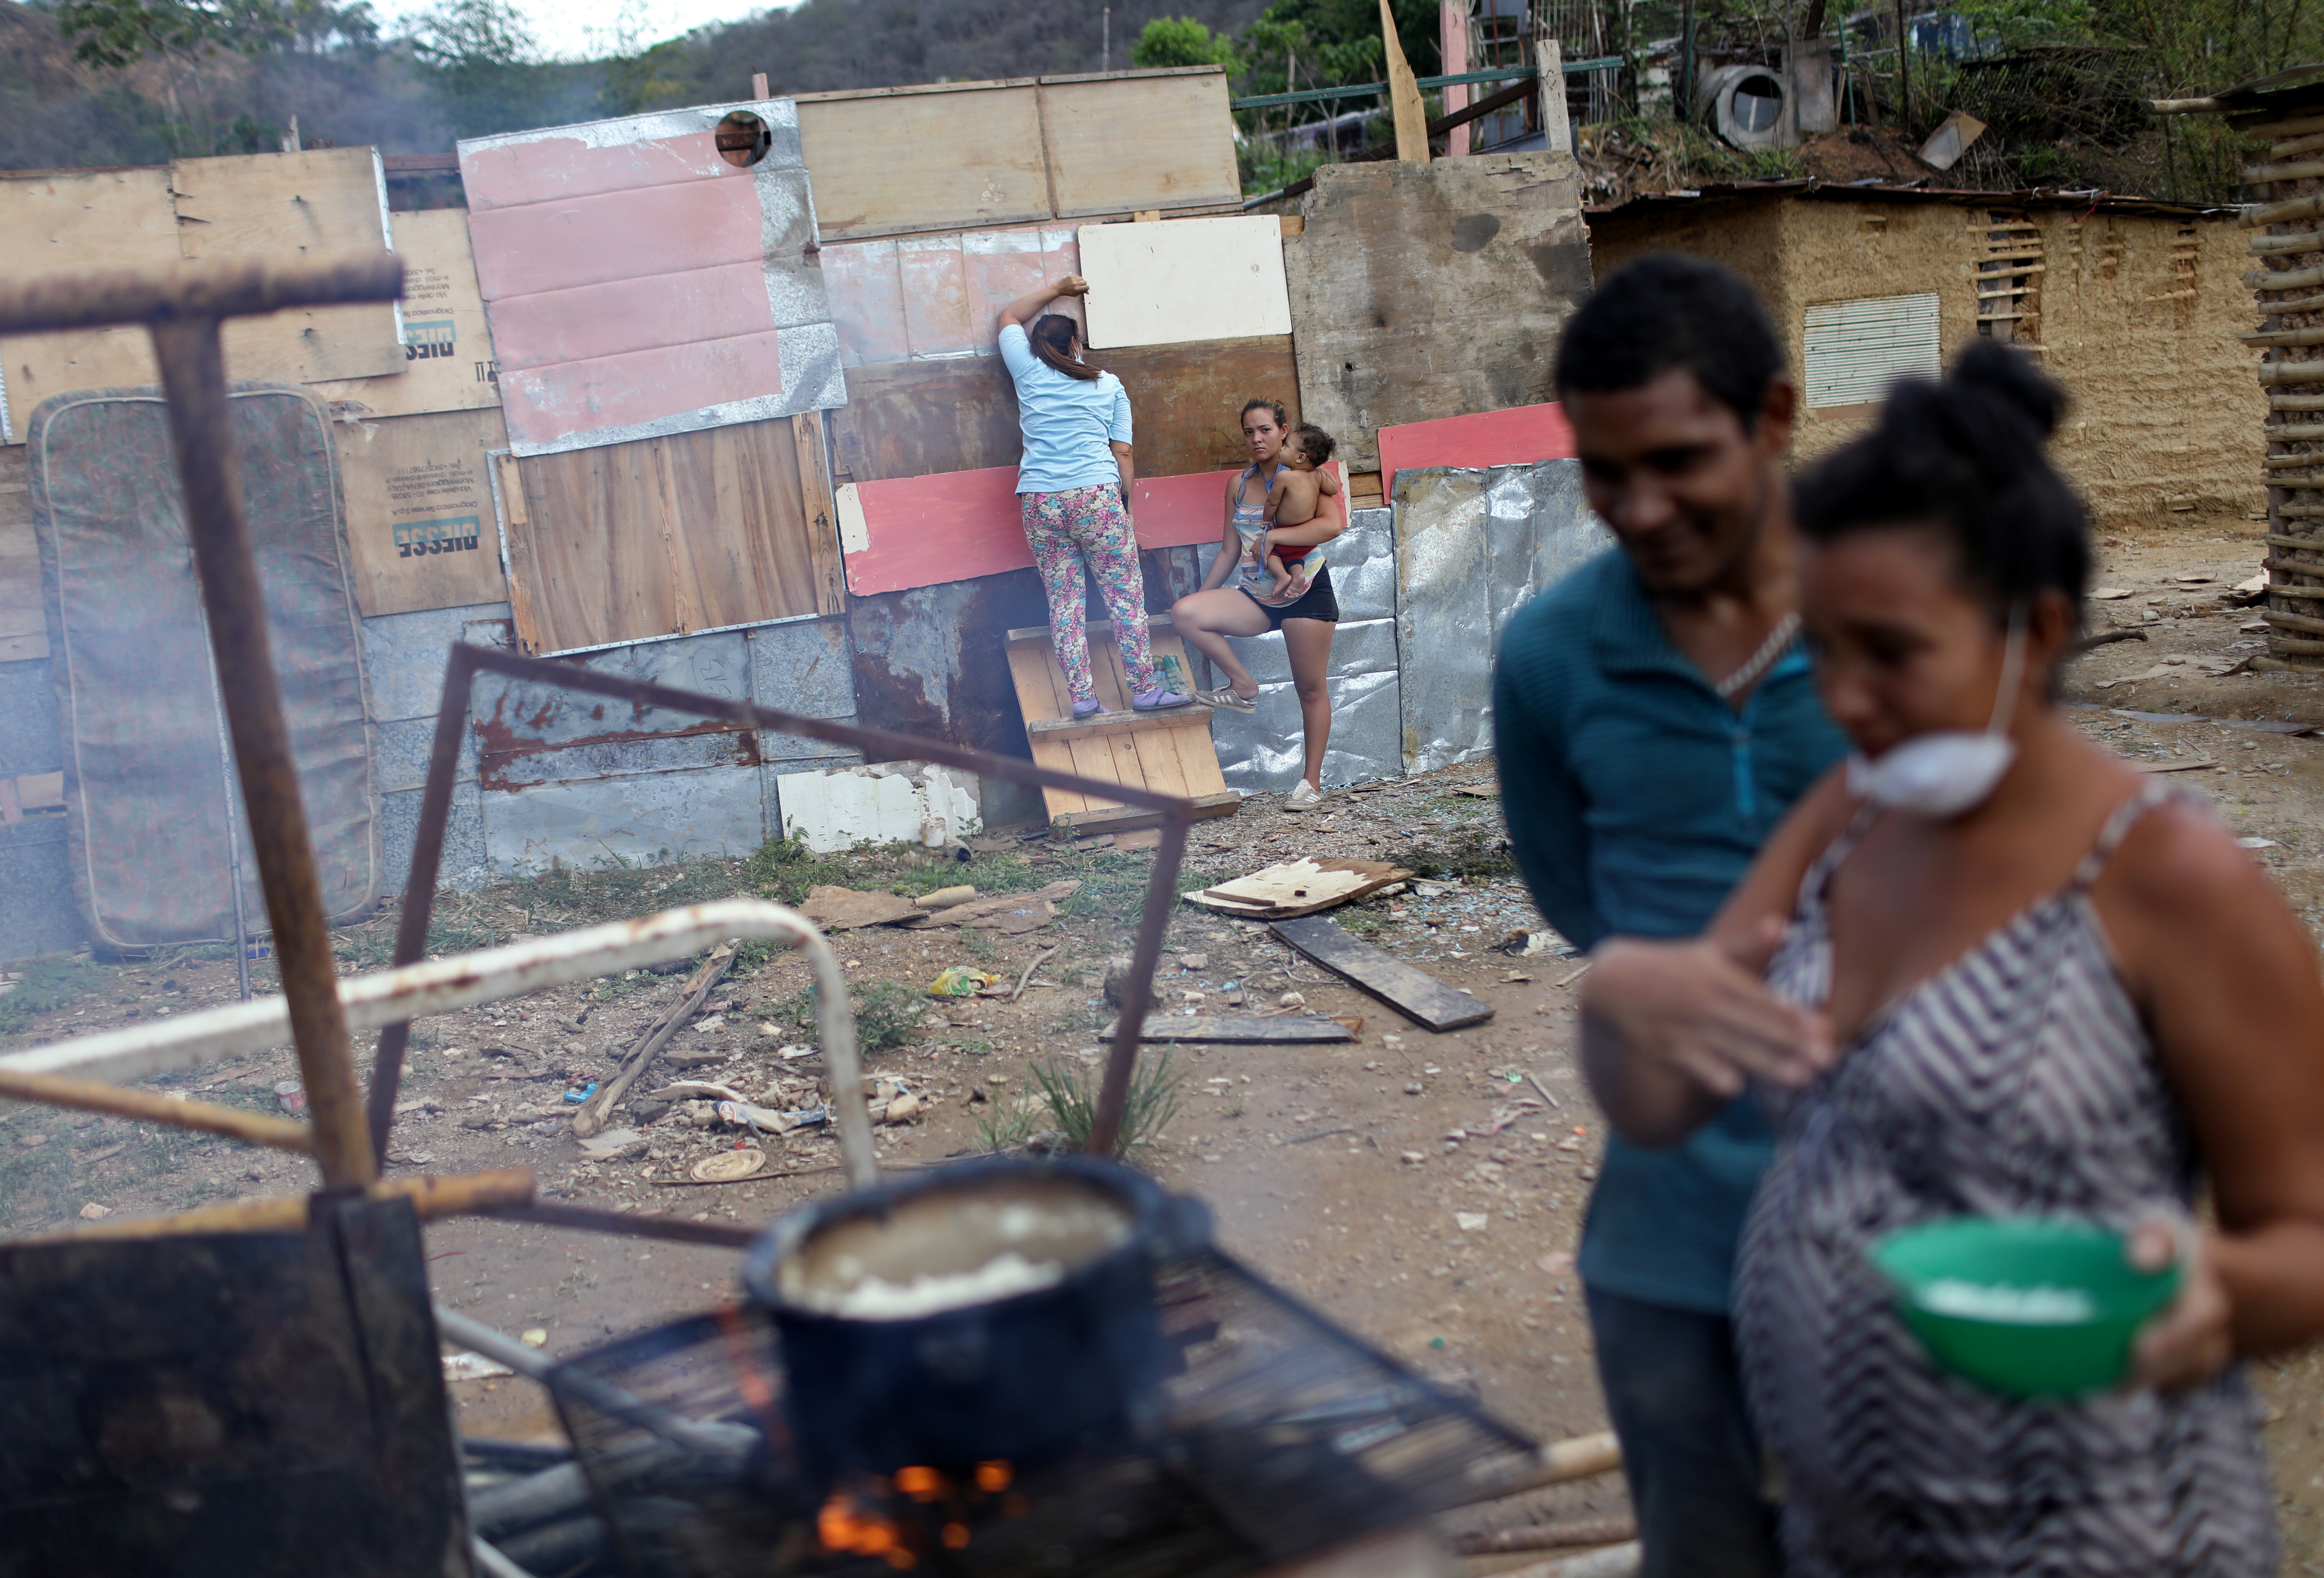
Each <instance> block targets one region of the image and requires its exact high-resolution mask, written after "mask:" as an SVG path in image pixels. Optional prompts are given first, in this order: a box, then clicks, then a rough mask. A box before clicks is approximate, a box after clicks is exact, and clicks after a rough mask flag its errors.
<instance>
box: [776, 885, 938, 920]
mask: <svg viewBox="0 0 2324 1578" xmlns="http://www.w3.org/2000/svg"><path fill="white" fill-rule="evenodd" d="M799 913H800V914H802V915H805V916H806V917H807V919H808V920H810V921H813V922H815V923H816V925H818V926H820V927H822V928H823V929H824V930H825V931H846V930H848V929H849V928H851V927H855V926H885V925H887V924H889V923H890V922H895V921H909V920H912V919H915V918H916V917H918V916H920V915H925V914H927V911H926V910H923V909H921V908H920V907H919V906H918V904H914V903H913V902H912V901H911V900H909V899H908V898H899V897H897V896H896V895H894V894H892V893H858V892H857V891H856V890H855V889H853V888H852V887H829V886H819V887H811V888H809V889H807V903H805V904H801V905H800V906H799Z"/></svg>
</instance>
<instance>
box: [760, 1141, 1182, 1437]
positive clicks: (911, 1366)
mask: <svg viewBox="0 0 2324 1578" xmlns="http://www.w3.org/2000/svg"><path fill="white" fill-rule="evenodd" d="M1209 1241H1210V1215H1209V1212H1208V1211H1207V1210H1206V1209H1205V1208H1204V1207H1203V1206H1202V1205H1201V1203H1200V1202H1198V1201H1195V1200H1192V1199H1186V1198H1183V1197H1176V1196H1172V1195H1169V1194H1167V1193H1166V1192H1165V1191H1164V1190H1163V1189H1162V1188H1161V1187H1160V1186H1158V1185H1157V1184H1156V1183H1155V1182H1154V1181H1153V1180H1152V1179H1148V1178H1146V1177H1145V1176H1143V1175H1142V1174H1139V1173H1136V1172H1133V1171H1131V1170H1129V1169H1127V1168H1123V1167H1117V1166H1114V1165H1112V1164H1111V1163H1107V1162H1102V1161H1090V1160H1086V1159H1083V1158H1073V1159H1065V1160H1058V1161H1020V1160H1015V1159H994V1160H991V1161H977V1162H969V1163H964V1164H963V1165H960V1166H957V1167H949V1168H945V1169H942V1170H936V1171H932V1172H926V1173H922V1174H919V1175H918V1176H916V1177H913V1178H909V1179H903V1180H900V1181H898V1182H894V1183H890V1184H885V1185H882V1186H881V1187H880V1188H873V1189H868V1190H864V1191H862V1192H859V1193H855V1194H850V1195H844V1196H842V1197H838V1198H836V1199H833V1200H828V1201H825V1202H823V1203H821V1204H819V1205H816V1206H809V1207H807V1209H805V1210H802V1211H798V1212H796V1213H794V1214H793V1215H791V1216H787V1217H785V1218H783V1219H782V1220H781V1221H779V1222H777V1223H776V1224H775V1225H773V1226H772V1227H770V1228H769V1229H768V1230H767V1232H766V1234H764V1235H763V1236H762V1237H761V1239H760V1240H759V1242H758V1243H757V1244H756V1245H755V1246H753V1248H752V1252H751V1254H750V1256H749V1258H748V1260H747V1261H745V1262H744V1266H743V1273H742V1275H743V1282H744V1285H745V1287H746V1288H747V1289H749V1291H750V1293H751V1295H752V1298H755V1299H756V1300H758V1301H759V1302H760V1303H761V1305H763V1306H764V1307H765V1308H766V1309H767V1310H768V1311H769V1312H770V1315H771V1316H772V1317H773V1319H774V1322H775V1325H776V1327H777V1330H778V1331H779V1334H780V1336H781V1343H782V1353H783V1368H784V1372H785V1381H784V1394H783V1406H784V1410H785V1412H786V1414H787V1416H788V1422H789V1424H790V1427H791V1429H792V1432H793V1436H794V1438H795V1439H796V1441H797V1442H798V1448H799V1452H800V1454H801V1456H802V1457H803V1458H804V1459H805V1460H806V1462H807V1465H808V1466H809V1468H810V1469H811V1470H812V1471H814V1472H817V1473H818V1474H819V1475H820V1476H821V1477H823V1478H824V1479H825V1480H826V1481H828V1480H836V1479H839V1478H842V1477H844V1476H848V1475H852V1474H856V1473H886V1472H892V1471H894V1470H896V1469H899V1468H904V1467H908V1466H911V1465H915V1464H920V1465H926V1466H927V1467H931V1468H935V1469H936V1470H938V1471H940V1472H947V1473H954V1474H958V1473H964V1472H966V1471H969V1470H971V1469H973V1467H974V1465H976V1464H978V1463H987V1462H991V1461H993V1460H1005V1461H1007V1462H1009V1463H1011V1464H1014V1465H1017V1466H1019V1467H1026V1466H1030V1465H1033V1464H1037V1463H1041V1462H1043V1461H1046V1460H1052V1459H1055V1458H1057V1457H1061V1456H1064V1455H1066V1454H1070V1453H1072V1452H1074V1451H1075V1450H1077V1449H1079V1448H1081V1447H1083V1446H1085V1445H1095V1444H1102V1443H1112V1444H1119V1443H1120V1442H1122V1441H1125V1440H1131V1439H1135V1438H1137V1437H1138V1436H1141V1435H1143V1434H1144V1433H1146V1432H1147V1431H1148V1429H1149V1428H1150V1427H1152V1426H1153V1425H1154V1424H1155V1423H1156V1422H1157V1419H1158V1416H1159V1411H1160V1390H1161V1380H1162V1374H1163V1352H1162V1342H1161V1335H1160V1331H1159V1328H1158V1326H1157V1318H1156V1315H1155V1308H1154V1268H1155V1266H1156V1265H1157V1263H1158V1262H1160V1261H1167V1260H1169V1259H1172V1258H1174V1257H1176V1256H1179V1255H1184V1254H1187V1253H1191V1252H1194V1251H1196V1250H1199V1249H1201V1248H1203V1247H1205V1246H1206V1245H1207V1244H1208V1243H1209Z"/></svg>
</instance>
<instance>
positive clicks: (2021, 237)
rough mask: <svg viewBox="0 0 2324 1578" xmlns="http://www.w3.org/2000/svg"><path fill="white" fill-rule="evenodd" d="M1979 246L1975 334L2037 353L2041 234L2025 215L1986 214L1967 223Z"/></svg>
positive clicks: (2039, 348) (2039, 350)
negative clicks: (2027, 220) (1980, 253)
mask: <svg viewBox="0 0 2324 1578" xmlns="http://www.w3.org/2000/svg"><path fill="white" fill-rule="evenodd" d="M1969 234H1970V237H1971V239H1972V240H1973V241H1974V242H1975V243H1977V244H1978V245H1979V246H1980V247H1981V248H1982V255H1981V256H1980V257H1979V258H1978V265H1977V332H1978V334H1980V335H1985V336H1986V337H1987V339H1994V340H2006V341H2008V342H2009V343H2010V344H2014V345H2015V346H2016V347H2017V348H2018V349H2019V350H2021V351H2025V352H2028V353H2032V354H2033V355H2036V356H2039V355H2041V354H2042V352H2043V345H2042V343H2041V342H2042V275H2043V272H2044V271H2045V270H2046V268H2047V265H2046V264H2045V263H2044V262H2043V260H2042V232H2041V230H2040V229H2039V228H2038V227H2036V226H2034V225H2031V224H2029V223H2027V222H2026V220H2025V217H2024V216H2023V215H2013V214H2004V213H1998V212H1988V213H1987V215H1986V216H1985V217H1984V218H1983V219H1981V220H1979V219H1971V220H1970V221H1969Z"/></svg>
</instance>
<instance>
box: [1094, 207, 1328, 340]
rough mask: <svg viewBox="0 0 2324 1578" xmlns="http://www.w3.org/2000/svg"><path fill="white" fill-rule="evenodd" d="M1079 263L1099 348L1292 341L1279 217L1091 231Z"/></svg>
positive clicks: (1167, 222) (1151, 223) (1228, 218)
mask: <svg viewBox="0 0 2324 1578" xmlns="http://www.w3.org/2000/svg"><path fill="white" fill-rule="evenodd" d="M1081 254H1082V276H1083V278H1084V279H1086V280H1088V281H1089V282H1090V293H1089V298H1088V300H1087V301H1085V302H1084V304H1083V306H1084V311H1085V313H1086V314H1087V317H1088V322H1089V336H1090V344H1091V346H1092V347H1093V348H1094V349H1098V350H1105V349H1108V348H1111V347H1114V346H1122V345H1183V344H1190V343H1192V342H1194V341H1197V340H1238V339H1245V338H1248V337H1250V336H1251V335H1287V334H1289V333H1290V332H1291V292H1290V289H1289V288H1288V287H1287V286H1286V284H1285V283H1284V279H1283V223H1282V221H1281V220H1280V219H1278V218H1277V217H1276V216H1274V215H1272V214H1254V215H1229V216H1225V217H1223V218H1217V219H1159V220H1149V221H1148V222H1146V223H1144V224H1132V225H1083V226H1082V234H1081Z"/></svg>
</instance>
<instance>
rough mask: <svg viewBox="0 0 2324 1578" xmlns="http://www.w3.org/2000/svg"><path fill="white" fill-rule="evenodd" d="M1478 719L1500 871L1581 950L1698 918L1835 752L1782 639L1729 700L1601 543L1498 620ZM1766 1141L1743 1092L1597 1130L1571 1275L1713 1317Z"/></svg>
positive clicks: (1827, 723)
mask: <svg viewBox="0 0 2324 1578" xmlns="http://www.w3.org/2000/svg"><path fill="white" fill-rule="evenodd" d="M1493 716H1494V729H1495V734H1496V737H1497V739H1496V749H1497V752H1498V754H1499V765H1500V778H1501V807H1502V811H1503V813H1504V815H1505V816H1506V817H1507V818H1508V830H1509V842H1510V844H1511V846H1512V847H1513V848H1514V849H1515V850H1516V852H1517V865H1518V867H1519V868H1520V869H1521V870H1522V871H1523V872H1524V873H1525V878H1526V884H1527V885H1528V886H1530V887H1531V888H1532V890H1533V896H1534V903H1535V904H1536V905H1538V906H1539V907H1540V910H1541V913H1542V915H1543V916H1544V918H1545V919H1546V920H1547V921H1548V922H1549V923H1550V924H1551V925H1552V926H1554V927H1555V928H1557V930H1558V931H1559V932H1560V933H1562V934H1563V936H1564V937H1565V938H1566V939H1567V940H1569V941H1571V942H1572V943H1573V945H1574V946H1575V947H1577V948H1585V949H1586V948H1590V947H1592V946H1594V945H1595V944H1596V943H1597V942H1598V941H1599V940H1600V938H1604V937H1610V936H1615V935H1628V936H1635V937H1692V936H1694V935H1695V934H1697V933H1698V932H1700V931H1702V930H1703V929H1704V928H1705V927H1707V926H1708V925H1710V923H1711V917H1712V916H1714V915H1715V914H1717V913H1718V912H1719V906H1720V904H1723V903H1725V902H1726V898H1727V895H1728V892H1729V889H1731V888H1732V887H1733V886H1734V885H1735V884H1736V883H1737V882H1738V880H1740V879H1741V877H1742V876H1743V872H1744V869H1745V868H1746V867H1748V866H1749V865H1750V864H1751V860H1752V858H1753V857H1754V856H1756V855H1757V853H1758V850H1759V846H1760V844H1761V843H1762V842H1764V841H1765V840H1766V837H1767V835H1768V833H1770V832H1771V831H1773V830H1774V829H1775V824H1776V823H1777V822H1778V821H1782V820H1783V817H1784V813H1785V812H1788V811H1790V810H1791V808H1792V803H1793V802H1794V801H1795V800H1797V799H1798V798H1799V797H1800V795H1801V794H1803V793H1805V792H1806V790H1807V788H1808V786H1809V785H1810V784H1813V783H1814V782H1815V781H1816V780H1817V779H1818V778H1819V777H1821V776H1822V775H1823V773H1824V771H1825V769H1827V768H1828V767H1830V766H1831V765H1832V764H1833V763H1834V762H1836V761H1838V760H1839V759H1840V757H1841V755H1842V754H1843V753H1844V752H1845V751H1846V749H1847V741H1846V740H1845V739H1844V738H1843V737H1842V736H1841V734H1840V731H1839V730H1838V729H1835V728H1834V727H1833V726H1832V724H1831V720H1829V719H1827V718H1826V717H1825V716H1824V713H1823V709H1822V707H1821V704H1820V703H1819V702H1817V700H1816V693H1815V684H1814V678H1813V675H1812V674H1811V673H1810V670H1809V666H1808V660H1807V655H1806V653H1805V651H1804V650H1803V648H1802V647H1800V646H1798V645H1797V644H1794V647H1792V649H1791V650H1790V651H1789V652H1787V653H1785V654H1784V656H1783V657H1782V658H1781V659H1779V660H1778V661H1777V662H1776V664H1775V666H1774V667H1773V668H1771V669H1770V670H1768V672H1767V675H1766V678H1765V679H1764V680H1762V681H1761V682H1760V683H1759V684H1758V686H1757V689H1755V690H1754V691H1753V692H1752V693H1751V695H1750V697H1749V699H1748V701H1746V702H1744V704H1743V707H1742V710H1741V711H1736V710H1735V709H1733V708H1731V707H1729V705H1728V704H1727V703H1726V702H1723V701H1721V700H1720V698H1719V695H1718V693H1717V692H1715V691H1713V690H1712V689H1711V683H1710V681H1709V680H1707V679H1705V678H1704V677H1703V675H1702V673H1701V670H1700V669H1698V668H1696V667H1695V666H1694V665H1693V664H1692V663H1691V662H1689V661H1688V660H1687V658H1686V657H1685V656H1683V654H1682V653H1680V651H1679V650H1678V648H1677V647H1674V646H1672V645H1671V642H1670V638H1668V637H1667V636H1665V635H1664V633H1663V628H1662V624H1661V622H1660V621H1659V620H1658V619H1655V610H1654V607H1653V605H1652V604H1651V603H1650V602H1648V601H1647V599H1646V592H1645V590H1644V589H1643V588H1642V587H1640V586H1639V584H1638V581H1637V575H1636V574H1634V573H1632V571H1631V569H1630V565H1629V562H1628V560H1627V559H1625V558H1624V557H1623V556H1622V555H1621V554H1620V553H1619V552H1618V551H1614V552H1609V553H1606V554H1602V555H1600V556H1599V557H1597V558H1596V559H1593V560H1591V562H1590V563H1589V564H1585V565H1584V566H1582V568H1581V569H1579V570H1577V571H1575V572H1574V573H1572V574H1571V575H1569V576H1567V577H1566V578H1565V579H1564V580H1563V581H1562V582H1560V583H1557V584H1556V585H1555V586H1553V587H1552V588H1550V590H1549V591H1547V592H1544V593H1542V595H1541V596H1539V597H1537V598H1535V599H1534V600H1533V601H1531V602H1529V603H1527V604H1526V606H1525V607H1524V608H1522V609H1520V610H1518V611H1517V614H1516V615H1515V616H1514V617H1513V618H1512V619H1510V620H1509V624H1508V629H1507V631H1506V632H1505V633H1504V634H1503V636H1502V638H1501V649H1500V655H1499V663H1498V665H1496V669H1495V673H1494V676H1493ZM1774 1150H1775V1135H1774V1133H1773V1131H1772V1129H1771V1128H1770V1127H1769V1125H1768V1124H1767V1121H1766V1117H1765V1115H1763V1113H1762V1112H1761V1109H1760V1107H1759V1105H1758V1103H1757V1100H1756V1099H1755V1098H1754V1097H1752V1096H1743V1097H1741V1098H1739V1099H1738V1100H1737V1101H1735V1102H1733V1103H1731V1104H1730V1105H1729V1106H1728V1107H1727V1108H1726V1109H1725V1110H1724V1111H1722V1112H1720V1114H1719V1115H1718V1116H1717V1117H1715V1118H1713V1119H1712V1120H1711V1122H1710V1123H1708V1124H1704V1125H1703V1126H1702V1127H1701V1128H1700V1129H1698V1130H1696V1131H1695V1133H1693V1134H1692V1136H1691V1137H1689V1138H1688V1139H1687V1140H1686V1141H1685V1142H1683V1143H1682V1144H1679V1145H1676V1146H1674V1147H1672V1148H1670V1149H1668V1150H1663V1151H1648V1150H1645V1149H1643V1148H1641V1147H1639V1146H1636V1145H1632V1144H1629V1143H1628V1142H1625V1141H1623V1140H1622V1139H1620V1138H1619V1137H1615V1138H1612V1139H1609V1142H1608V1143H1607V1148H1606V1162H1605V1168H1604V1170H1603V1172H1602V1173H1601V1174H1600V1178H1599V1180H1598V1187H1597V1189H1596V1191H1595V1193H1593V1194H1592V1196H1591V1201H1590V1216H1589V1220H1588V1222H1587V1224H1586V1225H1584V1227H1583V1229H1582V1255H1581V1263H1580V1270H1581V1272H1582V1280H1584V1281H1586V1282H1588V1283H1589V1284H1590V1285H1591V1286H1592V1287H1594V1288H1600V1289H1605V1290H1606V1291H1608V1292H1611V1293H1618V1294H1621V1295H1623V1296H1624V1297H1626V1298H1637V1299H1643V1300H1645V1301H1646V1302H1648V1303H1652V1304H1662V1305H1669V1306H1673V1307H1677V1308H1681V1309H1691V1310H1699V1311H1703V1312H1708V1313H1722V1314H1723V1313H1724V1312H1725V1311H1726V1309H1727V1307H1728V1285H1729V1280H1730V1277H1731V1274H1732V1271H1733V1267H1734V1261H1735V1241H1736V1237H1737V1235H1738V1234H1739V1233H1740V1232H1741V1231H1742V1227H1743V1216H1744V1213H1745V1211H1746V1210H1747V1209H1748V1206H1749V1205H1750V1202H1751V1192H1752V1190H1753V1189H1754V1188H1756V1187H1757V1184H1758V1181H1759V1174H1760V1172H1761V1171H1762V1170H1764V1169H1765V1168H1766V1164H1767V1161H1768V1159H1769V1157H1770V1156H1771V1155H1772V1154H1773V1153H1774Z"/></svg>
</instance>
